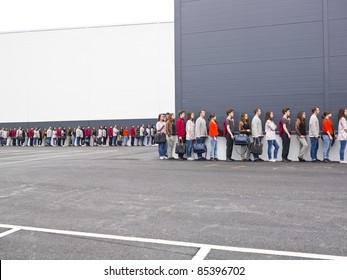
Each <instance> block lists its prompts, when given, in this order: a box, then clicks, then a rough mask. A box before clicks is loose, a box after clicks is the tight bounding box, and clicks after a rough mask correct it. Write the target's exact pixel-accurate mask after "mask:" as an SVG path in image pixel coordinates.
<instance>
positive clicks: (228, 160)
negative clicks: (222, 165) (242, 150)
mask: <svg viewBox="0 0 347 280" xmlns="http://www.w3.org/2000/svg"><path fill="white" fill-rule="evenodd" d="M232 161H235V160H234V159H233V158H227V162H232Z"/></svg>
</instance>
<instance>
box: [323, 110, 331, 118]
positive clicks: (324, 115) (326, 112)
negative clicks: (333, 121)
mask: <svg viewBox="0 0 347 280" xmlns="http://www.w3.org/2000/svg"><path fill="white" fill-rule="evenodd" d="M330 114H331V111H325V112H324V113H323V115H322V119H325V117H326V116H327V115H330Z"/></svg>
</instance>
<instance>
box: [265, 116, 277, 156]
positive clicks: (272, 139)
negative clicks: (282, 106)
mask: <svg viewBox="0 0 347 280" xmlns="http://www.w3.org/2000/svg"><path fill="white" fill-rule="evenodd" d="M273 117H274V113H273V112H266V114H265V137H266V140H267V154H268V158H269V161H270V162H276V161H277V154H278V150H279V148H280V146H279V145H278V143H277V141H276V129H277V126H276V125H275V123H274V121H273ZM272 146H274V147H275V150H274V156H273V158H272Z"/></svg>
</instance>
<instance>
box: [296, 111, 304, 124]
mask: <svg viewBox="0 0 347 280" xmlns="http://www.w3.org/2000/svg"><path fill="white" fill-rule="evenodd" d="M304 113H305V112H304V111H300V112H299V113H298V115H297V116H296V118H297V119H299V120H300V122H302V123H303V122H305V118H304Z"/></svg>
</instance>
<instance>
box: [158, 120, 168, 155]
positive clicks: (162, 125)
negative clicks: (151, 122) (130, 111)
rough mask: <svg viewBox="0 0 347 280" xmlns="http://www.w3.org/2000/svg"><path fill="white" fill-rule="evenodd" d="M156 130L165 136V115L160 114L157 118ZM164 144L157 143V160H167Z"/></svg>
mask: <svg viewBox="0 0 347 280" xmlns="http://www.w3.org/2000/svg"><path fill="white" fill-rule="evenodd" d="M156 128H157V131H158V133H164V134H166V122H165V114H160V115H159V118H158V122H157V124H156ZM165 147H166V143H159V144H158V153H159V159H167V158H166V153H167V151H166V150H165Z"/></svg>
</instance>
